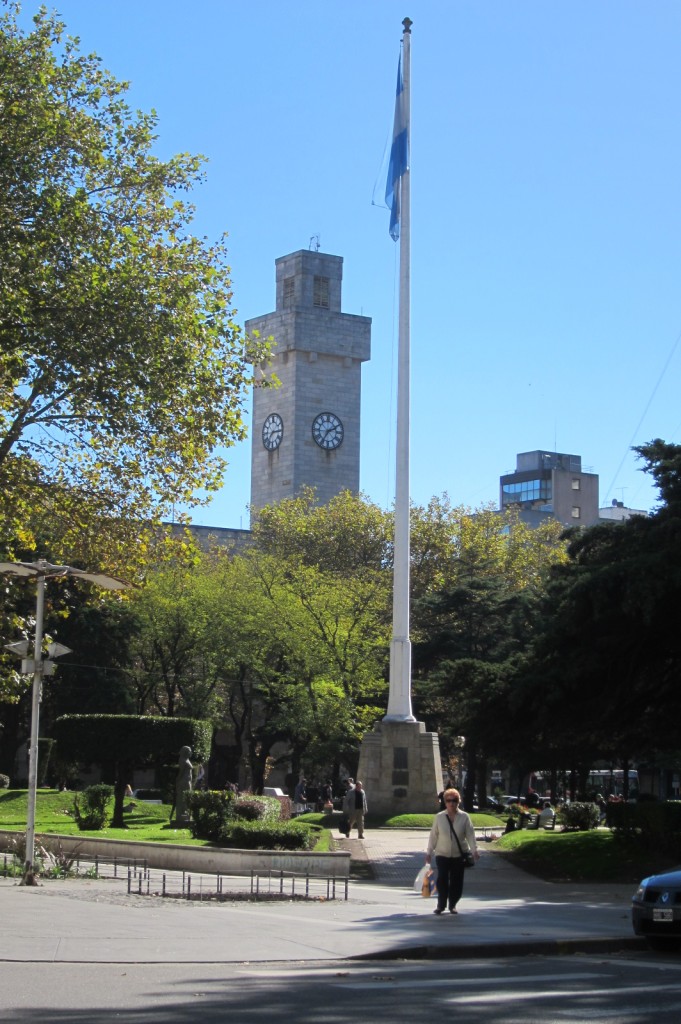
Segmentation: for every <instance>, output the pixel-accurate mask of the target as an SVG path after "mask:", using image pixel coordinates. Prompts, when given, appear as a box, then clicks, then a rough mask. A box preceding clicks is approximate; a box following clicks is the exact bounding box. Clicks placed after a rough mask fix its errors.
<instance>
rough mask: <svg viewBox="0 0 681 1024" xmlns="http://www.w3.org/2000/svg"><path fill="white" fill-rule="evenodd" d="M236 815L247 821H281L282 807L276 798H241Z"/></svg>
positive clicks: (236, 808)
mask: <svg viewBox="0 0 681 1024" xmlns="http://www.w3.org/2000/svg"><path fill="white" fill-rule="evenodd" d="M234 814H235V817H237V818H242V819H244V820H245V821H281V817H282V815H281V805H280V803H279V800H278V799H277V797H276V796H239V797H237V799H236V803H235V805H234Z"/></svg>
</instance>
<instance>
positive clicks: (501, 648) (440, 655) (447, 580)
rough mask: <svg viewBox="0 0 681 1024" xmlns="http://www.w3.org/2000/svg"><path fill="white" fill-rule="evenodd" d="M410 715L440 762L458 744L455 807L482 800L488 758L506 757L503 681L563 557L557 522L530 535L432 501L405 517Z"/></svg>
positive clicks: (510, 737)
mask: <svg viewBox="0 0 681 1024" xmlns="http://www.w3.org/2000/svg"><path fill="white" fill-rule="evenodd" d="M412 518H413V523H414V526H413V534H414V537H415V544H414V559H413V560H414V572H413V588H414V591H415V594H416V599H415V601H414V606H413V615H412V622H413V637H414V648H413V666H414V695H415V707H416V709H417V712H418V713H419V714H423V716H424V717H425V718H426V720H427V721H428V722H429V723H430V724H431V725H432V726H433V727H435V728H436V729H437V731H438V732H439V735H440V746H441V750H442V753H443V755H444V757H445V759H451V758H452V757H455V756H456V755H457V750H458V749H459V748H460V744H461V738H462V737H463V753H464V759H465V766H466V786H465V793H464V800H465V802H466V805H467V806H469V807H470V806H471V805H472V802H473V793H474V792H475V791H476V788H477V792H478V796H479V797H480V799H483V800H484V797H485V793H484V781H485V778H486V775H487V772H486V764H487V760H488V758H491V757H492V756H496V757H499V756H501V755H502V754H504V753H505V754H506V755H507V756H511V755H515V753H516V749H517V748H516V743H515V740H516V734H515V731H514V729H513V728H509V721H510V716H509V697H510V686H511V680H512V678H513V677H514V673H515V672H516V671H517V665H518V662H519V661H520V660H521V659H522V656H523V652H524V651H525V650H526V648H527V646H528V643H529V640H530V638H531V636H532V633H533V630H534V622H535V617H536V610H535V606H536V602H537V598H538V595H539V594H540V593H541V592H542V589H543V586H544V585H545V581H546V580H547V578H548V574H549V569H550V566H551V565H553V564H554V563H556V562H560V561H561V560H563V559H564V558H565V547H564V544H563V542H562V541H561V534H562V527H561V526H560V524H558V523H551V524H548V525H547V527H546V528H542V529H541V530H539V531H533V530H531V529H530V528H529V527H527V526H526V525H525V524H524V523H522V522H520V520H519V519H518V516H517V513H515V512H514V511H513V510H510V511H508V512H506V513H504V514H499V513H498V512H496V511H494V510H493V509H491V508H487V507H485V508H482V509H479V510H477V511H475V512H473V511H471V510H470V509H466V508H463V507H460V508H452V507H451V506H450V504H449V501H448V499H447V498H446V496H445V498H444V499H433V500H432V501H431V502H430V503H429V505H428V506H427V508H425V509H417V510H415V512H414V514H413V517H412Z"/></svg>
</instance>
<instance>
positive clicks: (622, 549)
mask: <svg viewBox="0 0 681 1024" xmlns="http://www.w3.org/2000/svg"><path fill="white" fill-rule="evenodd" d="M636 450H637V451H638V453H639V454H640V455H641V456H642V457H643V458H644V459H645V461H646V465H645V471H646V472H648V473H650V474H652V475H653V476H654V477H655V479H656V481H657V483H658V485H659V487H660V496H661V499H662V505H661V507H660V509H659V510H658V511H657V512H656V513H655V514H654V515H652V516H651V517H649V518H646V517H643V516H636V517H633V518H631V519H629V520H627V521H626V522H624V523H620V524H609V523H605V524H599V525H598V526H595V527H592V528H591V529H589V530H586V531H583V532H580V533H579V534H577V535H575V537H574V538H573V539H572V541H571V543H570V546H569V549H568V553H569V561H568V562H567V563H566V564H565V565H562V566H559V567H557V568H556V570H555V571H554V573H553V580H552V582H551V585H550V587H549V589H548V592H547V597H546V602H545V607H544V622H543V626H542V629H541V631H539V633H538V635H537V638H536V643H535V645H534V653H533V658H532V661H531V663H530V665H529V666H528V668H529V670H528V672H527V674H526V676H525V678H524V680H521V682H520V686H519V690H518V694H517V707H518V709H519V710H520V711H522V709H523V708H527V707H528V706H530V705H531V706H534V707H535V708H536V719H537V720H538V724H539V727H540V728H539V730H538V734H539V735H541V734H542V733H543V736H544V746H545V748H546V749H548V751H549V753H553V760H554V763H555V761H556V760H558V759H559V758H560V759H563V762H564V763H563V765H562V767H565V768H571V767H572V765H573V764H575V763H577V764H579V765H581V766H586V767H587V768H588V766H589V764H588V762H589V761H593V760H594V759H596V758H597V757H607V758H609V759H610V760H613V761H617V760H619V761H620V763H622V764H624V763H625V762H628V760H629V759H630V758H631V757H633V756H637V757H650V756H655V755H657V754H659V752H660V751H664V750H671V751H676V749H677V748H678V729H677V725H676V723H677V722H678V718H679V714H681V698H680V696H679V687H678V678H679V671H680V669H681V639H680V633H679V627H678V624H679V621H680V617H681V484H680V480H681V446H676V445H670V444H666V443H665V442H663V441H660V440H656V441H653V442H651V443H650V444H649V445H644V446H642V447H640V448H638V449H636ZM540 693H541V700H540V699H539V696H540ZM551 747H553V751H551ZM568 759H569V760H568ZM565 762H567V763H565Z"/></svg>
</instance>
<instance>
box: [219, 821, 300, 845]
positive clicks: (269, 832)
mask: <svg viewBox="0 0 681 1024" xmlns="http://www.w3.org/2000/svg"><path fill="white" fill-rule="evenodd" d="M315 842H316V839H315V835H314V830H313V829H312V828H311V827H310V826H308V825H303V824H302V823H298V822H296V821H271V822H269V821H238V820H237V821H234V822H228V823H227V824H226V825H225V826H224V828H223V829H222V832H221V834H220V845H221V846H229V847H233V848H236V849H238V850H311V849H312V847H313V846H314V844H315Z"/></svg>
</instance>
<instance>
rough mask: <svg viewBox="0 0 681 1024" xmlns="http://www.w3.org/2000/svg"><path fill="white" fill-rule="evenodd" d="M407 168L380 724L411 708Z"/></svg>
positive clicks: (406, 716) (406, 101)
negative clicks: (389, 608) (385, 686)
mask: <svg viewBox="0 0 681 1024" xmlns="http://www.w3.org/2000/svg"><path fill="white" fill-rule="evenodd" d="M402 24H403V26H404V32H403V35H402V90H403V96H402V103H403V105H404V107H403V109H404V115H405V120H406V128H407V139H409V134H410V116H411V105H410V97H411V25H412V22H411V21H410V19H409V18H405V19H404V21H403V22H402ZM410 200H411V195H410V172H409V163H408V161H407V166H406V169H405V170H404V171H403V173H402V175H401V178H400V190H399V241H400V289H399V332H398V356H397V439H396V471H395V540H394V568H393V631H392V640H391V643H390V689H389V694H388V712H387V714H386V716H385V718H384V719H383V720H384V721H386V722H415V721H416V719H415V718H414V715H413V714H412V709H411V641H410V639H409V510H410V500H409V425H410V395H409V386H410V379H409V378H410V292H411V288H410V262H411V251H410V241H411V239H410V231H411V206H410Z"/></svg>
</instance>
